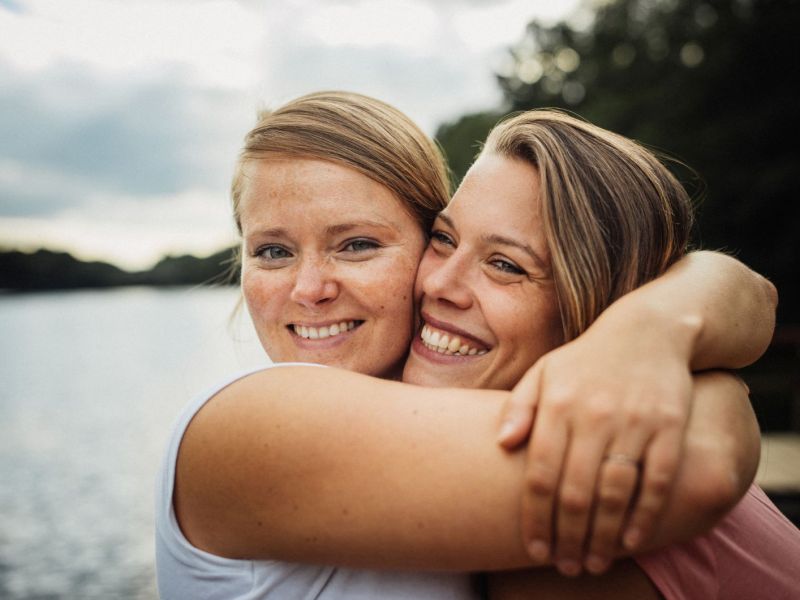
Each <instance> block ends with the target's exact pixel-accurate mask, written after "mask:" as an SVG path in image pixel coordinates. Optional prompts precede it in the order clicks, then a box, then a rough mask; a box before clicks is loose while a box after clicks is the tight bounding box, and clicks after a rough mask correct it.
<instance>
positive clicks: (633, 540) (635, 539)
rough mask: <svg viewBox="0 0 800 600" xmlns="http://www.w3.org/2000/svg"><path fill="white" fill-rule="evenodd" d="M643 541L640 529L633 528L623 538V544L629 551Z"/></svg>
mask: <svg viewBox="0 0 800 600" xmlns="http://www.w3.org/2000/svg"><path fill="white" fill-rule="evenodd" d="M641 541H642V531H641V530H640V529H639V528H638V527H632V528H630V529H628V531H626V532H625V535H624V536H622V543H623V545H624V546H625V548H627V549H628V550H633V549H635V548H636V547H637V546H638V545H639V542H641Z"/></svg>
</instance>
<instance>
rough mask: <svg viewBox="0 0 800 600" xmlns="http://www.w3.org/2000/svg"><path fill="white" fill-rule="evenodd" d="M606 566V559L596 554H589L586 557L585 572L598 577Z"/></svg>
mask: <svg viewBox="0 0 800 600" xmlns="http://www.w3.org/2000/svg"><path fill="white" fill-rule="evenodd" d="M608 565H609V561H608V559H606V558H603V557H601V556H597V555H596V554H590V555H589V556H587V557H586V570H587V571H589V573H591V574H592V575H600V574H601V573H603V572H604V571H605V570H606V569H607V568H608Z"/></svg>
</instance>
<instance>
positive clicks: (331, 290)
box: [239, 157, 425, 378]
mask: <svg viewBox="0 0 800 600" xmlns="http://www.w3.org/2000/svg"><path fill="white" fill-rule="evenodd" d="M243 180H244V181H245V183H244V185H243V189H242V195H241V200H240V203H239V215H240V221H241V223H242V237H243V241H244V246H243V260H242V291H243V293H244V297H245V300H246V302H247V307H248V309H249V311H250V316H251V317H252V319H253V322H254V323H255V325H256V330H257V331H258V334H259V339H260V340H261V343H262V345H263V346H264V349H265V350H266V351H267V354H268V355H270V356H275V357H280V360H282V361H297V360H304V361H310V362H315V363H324V364H327V365H330V366H335V367H341V368H343V369H348V370H351V371H356V372H358V373H365V374H367V375H376V376H384V377H389V378H399V376H400V373H401V372H402V361H403V358H404V357H405V352H406V349H407V348H408V344H409V343H410V341H411V336H412V333H413V332H412V326H413V322H414V320H413V305H412V298H411V295H410V294H409V293H408V290H409V288H410V287H411V286H412V285H413V281H414V276H415V275H416V272H417V264H419V259H420V257H421V256H422V251H423V250H424V248H425V236H424V234H423V232H422V230H421V229H420V227H419V225H418V223H417V221H416V219H415V218H414V216H413V215H412V214H411V212H410V211H409V210H407V209H406V208H405V207H403V206H402V205H401V204H400V203H399V202H397V200H396V199H395V197H394V195H393V194H392V192H391V191H390V190H389V188H387V187H385V186H383V185H381V184H380V183H378V182H376V181H374V180H372V179H370V178H369V177H367V176H366V175H362V174H361V173H358V172H357V171H353V170H352V169H348V168H345V167H342V166H339V165H336V164H333V163H330V162H326V161H321V160H310V159H297V158H280V157H276V158H268V159H263V160H259V161H257V162H251V163H249V164H248V165H247V166H246V167H245V169H244V174H243ZM387 273H391V274H392V276H391V277H386V274H387ZM332 305H335V308H334V309H330V308H329V307H331V306H332Z"/></svg>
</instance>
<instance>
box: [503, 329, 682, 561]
mask: <svg viewBox="0 0 800 600" xmlns="http://www.w3.org/2000/svg"><path fill="white" fill-rule="evenodd" d="M599 324H600V321H599V320H598V321H597V322H596V325H599ZM605 329H607V328H605ZM612 333H613V335H609V333H608V332H606V331H605V330H604V328H603V327H602V326H600V327H597V328H596V327H595V326H594V325H593V326H592V328H590V329H589V330H587V331H586V332H585V333H584V334H583V335H582V336H580V337H579V338H577V339H575V340H573V341H572V342H570V343H568V344H565V345H564V346H561V347H560V348H557V349H556V350H554V351H552V352H550V353H548V354H546V355H545V356H543V357H542V358H541V359H540V360H539V361H538V362H537V363H536V364H535V365H534V366H533V367H532V368H531V369H530V370H529V371H528V372H527V373H526V375H525V376H524V377H523V378H522V379H521V380H520V382H519V383H518V384H517V386H516V387H515V388H514V390H513V392H512V394H511V397H510V400H509V401H508V402H507V404H506V406H505V407H504V418H503V421H502V422H503V423H504V425H503V430H502V432H501V444H502V445H503V446H504V447H506V448H509V449H510V448H513V447H515V446H517V445H519V444H520V443H521V442H523V441H524V440H525V439H526V438H527V436H528V434H529V433H530V432H531V429H532V430H533V431H532V436H531V441H530V444H529V447H528V462H527V472H526V477H525V480H526V486H525V492H524V497H523V499H522V532H523V539H524V542H525V544H526V547H527V548H528V550H529V553H530V555H531V558H532V559H533V560H534V561H535V562H536V563H538V564H543V563H545V562H547V561H548V560H549V559H553V561H554V562H555V564H556V567H557V568H558V569H559V570H560V571H561V572H562V573H564V574H567V575H577V574H578V573H580V572H581V570H582V567H583V566H584V565H585V566H586V568H587V569H588V570H589V571H590V572H592V573H601V572H603V571H605V570H606V569H607V568H608V566H609V565H610V563H611V560H612V558H613V557H614V556H615V555H616V554H618V553H619V549H620V543H621V542H622V543H623V545H624V547H625V549H627V550H634V549H635V548H637V547H639V546H640V545H641V544H642V543H643V542H644V541H645V540H646V539H647V538H648V536H649V535H650V534H651V533H652V532H653V530H654V525H655V523H656V519H657V518H658V516H659V514H660V513H661V511H662V510H663V508H664V506H665V503H666V500H667V498H668V496H669V492H670V489H671V486H672V483H673V480H674V478H675V474H676V472H677V469H678V465H679V462H680V460H681V450H682V447H683V437H684V433H685V429H686V424H687V420H688V416H689V407H690V399H691V389H692V388H691V385H692V382H691V374H690V372H689V368H688V358H686V357H685V356H684V354H682V352H681V351H680V350H678V349H677V348H676V347H673V345H672V344H670V341H669V340H668V339H664V338H663V336H659V335H650V333H651V332H648V331H646V328H645V329H643V328H642V327H641V324H640V325H639V326H638V327H637V326H635V324H634V323H631V324H630V326H625V327H623V328H619V327H617V328H615V330H614V331H613V332H612ZM676 350H677V351H676ZM534 411H535V422H534ZM640 476H641V482H640V486H639V487H640V489H639V493H638V498H637V500H636V502H635V503H632V499H633V498H634V496H635V495H636V492H637V482H639V478H640ZM629 511H632V512H630V517H629V518H628V519H626V517H627V516H628V515H629ZM623 527H625V530H624V532H623Z"/></svg>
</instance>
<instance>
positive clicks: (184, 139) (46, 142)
mask: <svg viewBox="0 0 800 600" xmlns="http://www.w3.org/2000/svg"><path fill="white" fill-rule="evenodd" d="M578 7H579V0H560V1H558V2H554V1H553V0H495V1H492V0H285V1H268V0H263V1H262V0H238V1H237V0H213V1H205V0H135V1H132V0H0V248H5V249H8V248H20V249H23V250H33V249H36V248H40V247H46V248H49V249H53V250H63V251H68V252H71V253H72V254H73V255H75V256H77V257H79V258H81V259H84V260H103V261H107V262H111V263H114V264H117V265H119V266H121V267H123V268H127V269H131V270H136V269H144V268H149V267H150V266H152V265H153V264H154V263H155V262H157V261H158V260H159V259H160V258H162V257H163V256H165V255H167V254H173V255H176V254H186V253H192V254H197V255H200V256H202V255H207V254H210V253H212V252H215V251H217V250H219V249H221V248H223V247H225V246H228V245H231V244H233V243H235V241H236V235H235V228H234V226H233V224H232V220H231V216H230V208H229V196H228V189H229V183H230V177H231V174H232V172H233V165H234V160H235V157H236V154H237V152H238V149H239V147H240V144H241V141H242V138H243V137H244V134H245V133H246V132H247V131H248V130H249V129H250V127H251V126H252V125H253V124H254V120H255V115H256V112H257V111H258V110H259V109H261V108H265V107H277V106H280V105H281V104H282V103H284V102H286V101H288V100H291V99H292V98H294V97H296V96H299V95H301V94H304V93H308V92H312V91H317V90H322V89H343V90H350V91H356V92H361V93H364V94H368V95H371V96H375V97H377V98H380V99H382V100H385V101H387V102H389V103H390V104H393V105H395V106H397V107H398V108H399V109H401V110H402V111H404V112H405V113H407V114H408V115H409V116H410V117H411V118H412V119H414V120H415V121H416V122H417V123H419V124H420V126H421V127H422V128H423V129H424V130H425V131H426V132H427V133H429V134H431V135H433V134H434V133H435V131H436V128H437V126H438V125H439V124H441V123H443V122H446V121H452V120H454V119H456V118H458V117H459V116H460V115H462V114H465V113H468V112H474V111H478V110H486V109H491V108H496V107H497V106H499V105H500V103H501V100H502V99H501V96H500V92H499V89H498V87H497V85H496V83H495V78H494V74H495V73H497V72H503V71H504V70H505V69H507V68H509V67H508V65H509V55H508V48H509V47H510V46H512V45H514V44H515V43H517V42H518V41H520V40H521V39H522V37H523V34H524V31H525V26H526V24H527V23H528V22H529V21H531V20H533V19H537V20H539V21H540V22H542V23H546V24H551V23H554V22H556V21H558V20H561V19H565V18H568V17H570V16H571V15H574V14H575V11H576V10H578Z"/></svg>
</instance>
